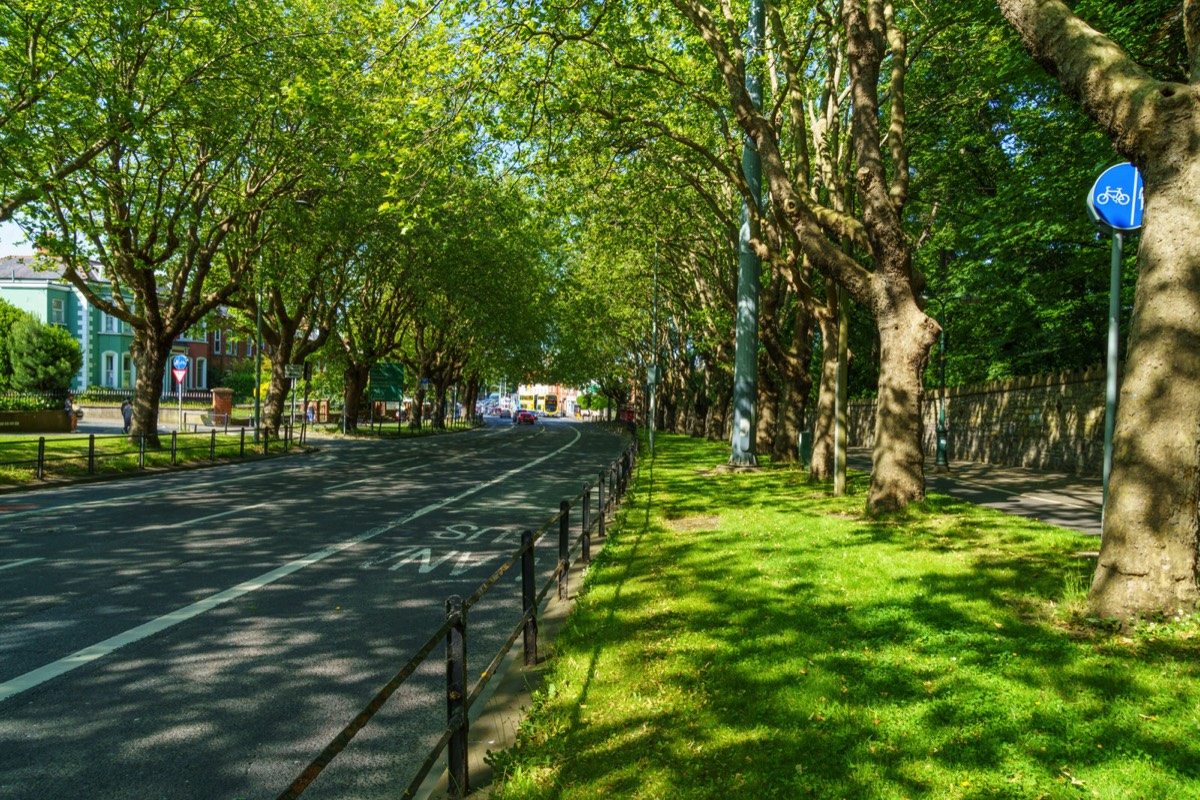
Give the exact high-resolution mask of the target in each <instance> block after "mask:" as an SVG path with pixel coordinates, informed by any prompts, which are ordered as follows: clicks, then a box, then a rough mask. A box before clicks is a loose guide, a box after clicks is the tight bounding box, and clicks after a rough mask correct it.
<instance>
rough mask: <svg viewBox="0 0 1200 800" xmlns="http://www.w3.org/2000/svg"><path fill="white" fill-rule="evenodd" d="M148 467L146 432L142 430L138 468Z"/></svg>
mask: <svg viewBox="0 0 1200 800" xmlns="http://www.w3.org/2000/svg"><path fill="white" fill-rule="evenodd" d="M145 468H146V432H145V431H142V439H141V441H140V442H138V469H145Z"/></svg>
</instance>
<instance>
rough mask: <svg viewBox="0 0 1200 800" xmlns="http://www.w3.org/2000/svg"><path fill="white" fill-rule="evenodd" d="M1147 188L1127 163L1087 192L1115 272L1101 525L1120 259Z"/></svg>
mask: <svg viewBox="0 0 1200 800" xmlns="http://www.w3.org/2000/svg"><path fill="white" fill-rule="evenodd" d="M1144 189H1145V184H1144V183H1143V181H1142V174H1141V173H1140V172H1138V168H1137V167H1135V166H1134V165H1133V164H1130V163H1128V162H1126V163H1124V164H1117V165H1116V166H1114V167H1109V168H1108V169H1106V170H1104V172H1102V173H1100V177H1098V178H1096V182H1095V183H1094V184H1092V190H1091V191H1090V192H1088V197H1087V208H1088V216H1089V217H1091V218H1092V222H1094V223H1096V227H1098V228H1099V229H1100V230H1101V232H1103V233H1111V234H1112V237H1113V244H1112V271H1111V274H1110V278H1109V289H1108V364H1107V367H1106V369H1105V372H1106V378H1107V380H1106V383H1107V386H1106V389H1105V398H1104V505H1103V506H1102V507H1101V510H1100V524H1101V526H1103V524H1104V514H1105V512H1106V511H1107V510H1108V478H1109V475H1111V474H1112V457H1113V444H1112V440H1113V428H1114V427H1115V425H1116V418H1117V345H1118V342H1119V339H1120V313H1121V258H1122V255H1123V250H1124V244H1125V234H1126V233H1128V232H1132V231H1136V230H1138V229H1139V228H1141V227H1142V212H1143V211H1144V209H1145V207H1146V201H1145V199H1144V197H1143V193H1144Z"/></svg>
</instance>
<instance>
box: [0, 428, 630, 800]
mask: <svg viewBox="0 0 1200 800" xmlns="http://www.w3.org/2000/svg"><path fill="white" fill-rule="evenodd" d="M622 444H623V443H622V441H621V439H620V438H619V437H617V436H616V435H614V434H611V433H608V432H606V431H604V430H601V429H598V428H595V427H591V426H583V425H576V424H570V423H566V422H558V421H551V422H548V423H544V424H543V423H539V424H538V425H535V426H531V427H527V426H521V427H515V426H512V425H511V424H509V423H507V422H504V423H500V424H499V425H493V426H492V427H489V428H487V429H484V430H481V431H476V432H471V433H465V434H456V435H453V436H445V437H434V438H426V439H419V440H407V441H391V442H388V441H384V442H363V443H359V442H354V443H339V444H338V445H336V446H330V447H327V448H325V449H323V450H322V451H321V452H319V453H317V454H314V455H307V456H294V457H289V458H283V459H275V460H270V461H264V462H256V463H249V464H238V465H232V466H229V467H223V468H220V469H212V470H201V471H192V472H186V473H172V474H169V475H161V476H157V477H147V478H138V479H134V480H123V481H117V482H109V483H101V484H89V485H76V486H71V487H65V488H62V489H61V490H58V491H55V492H52V493H51V492H45V491H41V492H30V493H25V494H21V495H13V494H9V495H5V496H3V497H0V797H3V798H5V800H25V799H26V798H28V799H29V800H33V799H34V798H37V799H38V800H44V798H51V797H53V798H84V797H86V798H104V799H105V800H118V799H119V798H155V800H157V799H159V798H204V799H205V800H214V799H216V800H233V799H234V798H273V797H276V796H277V795H278V794H279V792H281V791H282V790H283V789H284V788H286V787H287V786H288V785H289V784H290V783H291V781H292V780H293V779H294V778H295V777H296V775H297V774H298V773H299V771H300V770H301V769H303V768H304V767H305V766H306V765H307V764H308V763H309V761H310V760H311V759H312V758H313V757H314V756H315V755H316V754H318V753H319V752H320V751H321V749H322V748H323V747H324V746H325V745H326V744H327V743H328V742H329V740H330V739H331V738H333V736H334V735H336V733H337V732H338V731H340V730H341V729H342V727H343V726H344V725H345V724H346V723H348V722H349V721H350V720H351V719H352V718H353V717H354V715H355V714H356V713H358V712H359V711H360V710H361V709H362V707H363V706H364V704H365V703H366V702H367V701H369V700H370V699H371V697H372V696H373V695H374V694H375V692H376V691H378V690H379V689H380V688H381V687H382V686H383V684H384V683H385V682H386V681H387V680H388V679H390V678H391V677H392V676H393V675H394V674H395V673H396V672H397V671H398V670H399V669H400V667H401V666H402V665H403V664H404V663H405V662H406V661H407V660H408V659H409V657H410V656H411V655H412V653H414V652H415V651H416V650H417V649H418V648H419V647H420V646H421V644H423V643H424V641H425V640H426V639H427V638H428V637H429V635H430V633H431V632H433V631H434V630H436V629H437V628H438V627H439V626H440V625H441V623H442V621H443V620H444V608H445V601H446V598H447V597H448V596H449V595H451V594H459V595H462V596H467V595H469V594H471V592H473V591H474V590H475V588H476V587H477V586H479V584H480V583H481V582H482V581H483V580H485V579H486V578H487V577H488V576H489V575H491V574H492V572H493V571H494V570H495V569H496V568H497V567H498V566H499V565H500V564H501V563H503V561H504V560H506V559H507V558H508V557H509V556H510V555H511V553H512V551H513V550H514V549H515V547H516V544H517V542H518V538H519V532H520V530H521V529H523V528H538V527H540V526H541V525H542V524H543V523H545V521H546V520H548V519H549V518H550V517H551V516H552V515H553V514H555V513H556V512H557V510H558V503H559V501H560V500H561V499H564V498H568V497H571V496H574V495H575V494H576V493H578V492H579V491H580V490H581V489H582V487H583V484H584V483H585V482H586V481H589V480H594V478H595V477H596V475H597V474H598V472H599V471H600V469H601V468H602V467H604V466H606V465H607V464H608V463H610V462H611V461H612V460H613V459H614V458H615V457H616V456H617V455H618V454H619V452H620V450H621V447H622ZM577 525H578V521H577V520H576V521H575V523H574V525H573V528H575V527H576V526H577ZM556 552H557V541H556V537H554V536H550V537H547V538H546V540H545V541H544V542H543V546H542V547H541V549H540V551H539V559H538V560H539V573H540V576H541V577H540V578H539V585H540V584H541V583H542V582H543V581H544V580H545V577H546V576H548V575H549V573H550V572H551V571H552V570H553V567H554V562H555V559H556ZM516 572H517V571H513V572H510V573H509V574H508V575H506V576H505V578H504V580H503V581H502V582H501V583H500V584H498V585H497V587H496V588H495V589H493V590H492V592H491V593H489V595H488V597H487V598H485V600H484V601H483V602H482V603H481V604H480V605H478V606H476V607H475V609H474V610H473V611H472V612H471V614H470V615H469V616H468V620H469V626H470V633H469V639H468V648H469V649H468V669H469V670H472V671H475V670H481V669H482V668H483V666H484V664H485V662H486V660H487V659H489V658H490V657H491V655H492V654H493V653H495V652H496V650H497V649H498V648H499V646H500V643H501V642H502V640H503V639H504V638H505V637H506V636H507V634H508V633H509V631H510V630H511V629H512V628H513V626H514V625H515V623H516V620H517V618H518V616H519V613H520V610H519V609H520V595H519V586H518V585H517V583H516V579H515V577H514V578H513V579H511V580H510V579H509V576H510V575H515V573H516ZM444 669H445V668H444V662H443V660H442V654H441V652H440V651H438V652H436V653H435V656H434V657H433V658H432V659H431V660H429V661H428V662H426V665H425V666H424V667H422V668H421V670H420V671H419V672H418V673H417V674H416V675H415V676H414V678H413V680H411V681H409V682H408V683H406V684H405V686H403V687H402V688H401V689H400V690H399V691H397V692H396V694H395V695H393V696H392V698H391V700H390V701H389V702H388V704H387V705H386V706H385V707H384V710H383V711H382V712H380V714H379V715H377V716H376V718H375V719H374V720H373V721H372V722H371V723H370V724H368V725H367V727H366V728H364V729H363V731H362V732H361V733H359V735H358V736H357V738H356V739H355V740H354V741H353V742H352V743H351V745H350V747H349V748H348V749H347V750H346V751H345V752H344V753H343V754H342V755H341V756H339V757H338V758H337V759H336V760H335V761H334V762H333V764H332V765H331V766H330V767H329V768H327V769H326V771H325V772H324V773H323V774H322V775H321V776H320V777H319V778H318V779H317V781H316V782H315V783H313V785H312V786H311V787H310V788H309V790H308V791H307V792H306V793H305V795H304V796H305V797H306V798H310V797H311V798H348V797H353V798H362V799H363V800H369V799H370V798H375V797H380V798H382V797H395V796H397V795H398V794H399V792H400V791H401V790H402V789H403V787H404V786H405V785H407V783H408V780H409V779H410V778H411V776H412V774H413V772H414V771H415V768H416V766H417V764H419V763H420V761H421V760H423V759H424V757H425V755H426V754H427V753H428V751H429V750H430V749H431V747H432V746H433V744H434V742H435V741H436V739H437V737H438V736H439V735H440V733H441V730H442V728H443V726H444V723H445V707H444V703H445V701H444V699H443V695H442V694H441V688H440V687H441V685H442V682H443V681H444ZM475 675H478V672H475Z"/></svg>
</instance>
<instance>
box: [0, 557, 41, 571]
mask: <svg viewBox="0 0 1200 800" xmlns="http://www.w3.org/2000/svg"><path fill="white" fill-rule="evenodd" d="M45 560H46V559H44V558H27V559H25V560H24V561H17V562H16V563H14V564H5V565H4V566H3V567H0V569H12V568H13V567H23V566H25V565H26V564H33V563H35V562H38V561H45Z"/></svg>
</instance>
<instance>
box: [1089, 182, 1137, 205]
mask: <svg viewBox="0 0 1200 800" xmlns="http://www.w3.org/2000/svg"><path fill="white" fill-rule="evenodd" d="M1129 199H1130V198H1129V195H1127V194H1125V192H1123V191H1121V188H1120V187H1119V186H1116V187H1114V186H1105V187H1104V192H1103V193H1101V194H1098V195H1096V205H1100V206H1103V205H1108V201H1109V200H1111V201H1113V202H1114V203H1116V204H1117V205H1119V206H1125V205H1129Z"/></svg>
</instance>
